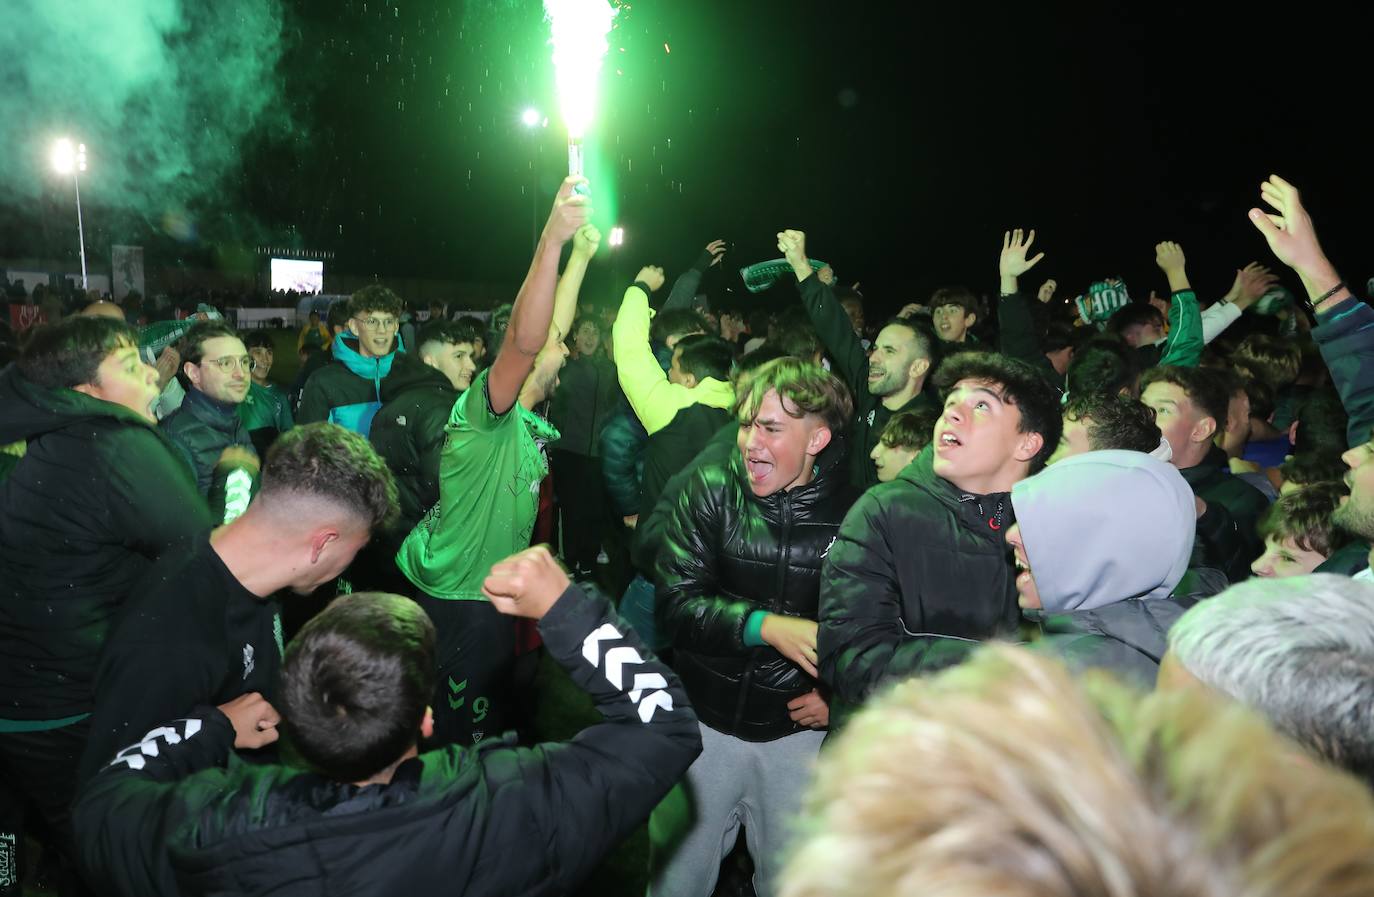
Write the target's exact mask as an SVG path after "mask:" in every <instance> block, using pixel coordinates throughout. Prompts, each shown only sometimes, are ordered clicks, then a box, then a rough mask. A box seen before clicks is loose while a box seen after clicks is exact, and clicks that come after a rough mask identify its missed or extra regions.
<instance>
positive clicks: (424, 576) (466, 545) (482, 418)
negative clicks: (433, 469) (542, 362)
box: [396, 371, 558, 601]
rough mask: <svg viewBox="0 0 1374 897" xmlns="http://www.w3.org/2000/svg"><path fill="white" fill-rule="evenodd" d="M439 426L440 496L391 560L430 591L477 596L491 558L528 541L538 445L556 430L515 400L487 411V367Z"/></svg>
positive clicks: (540, 472) (540, 459) (543, 465)
mask: <svg viewBox="0 0 1374 897" xmlns="http://www.w3.org/2000/svg"><path fill="white" fill-rule="evenodd" d="M444 431H445V434H446V438H445V441H444V451H443V454H442V455H441V456H440V461H439V503H438V504H436V505H435V506H434V507H433V508H431V509H430V510H429V513H427V514H425V516H424V517H423V518H422V519H421V520H420V522H419V523H418V524H416V526H415V529H413V530H411V531H410V535H409V536H407V537H406V540H405V542H404V543H402V545H401V550H400V551H398V552H397V553H396V566H398V567H399V568H400V569H401V572H402V573H404V574H405V575H406V578H407V579H409V580H410V581H411V582H412V583H414V584H415V585H416V586H417V587H419V588H421V589H424V590H425V591H426V592H428V593H429V594H430V595H433V596H434V597H436V598H446V599H450V600H460V601H482V600H485V596H483V595H482V580H484V579H486V577H487V574H488V573H489V572H490V571H491V566H492V564H495V563H496V562H497V561H502V560H505V559H506V558H507V557H509V556H510V555H512V554H515V553H516V552H517V551H521V550H523V549H525V548H528V547H529V544H530V534H531V533H532V532H533V531H534V518H535V516H536V515H537V514H538V512H539V484H540V482H542V481H543V479H544V477H545V475H547V474H548V472H549V462H548V459H547V458H546V457H545V456H544V444H545V443H547V442H550V441H552V440H555V439H557V438H558V431H557V430H556V429H554V427H553V425H552V424H550V423H549V422H548V421H546V420H544V419H543V418H542V417H540V416H539V415H537V414H535V413H533V412H531V411H527V410H526V409H525V407H524V406H523V405H521V404H520V403H519V402H516V403H515V405H514V406H513V407H512V408H511V409H510V410H509V411H507V412H506V413H505V414H497V413H495V412H494V411H492V410H491V401H490V399H489V398H488V396H487V371H483V372H482V373H481V374H479V375H478V376H477V379H476V380H474V381H473V382H472V386H470V387H468V389H467V391H466V392H464V393H463V394H462V395H461V396H459V397H458V400H457V401H456V402H454V403H453V411H452V412H450V414H449V418H448V424H447V426H445V428H444Z"/></svg>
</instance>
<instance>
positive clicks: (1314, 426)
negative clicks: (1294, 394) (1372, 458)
mask: <svg viewBox="0 0 1374 897" xmlns="http://www.w3.org/2000/svg"><path fill="white" fill-rule="evenodd" d="M1293 419H1294V420H1295V421H1297V422H1298V432H1297V434H1296V438H1294V440H1293V454H1294V455H1303V454H1308V453H1311V452H1328V451H1330V450H1331V448H1332V447H1333V446H1341V447H1344V446H1345V444H1346V429H1347V427H1348V425H1349V418H1348V417H1347V415H1346V413H1345V406H1344V405H1343V404H1342V403H1341V397H1340V396H1339V395H1337V393H1336V391H1335V390H1334V389H1316V390H1313V391H1312V392H1311V393H1310V394H1309V395H1307V396H1304V397H1303V398H1302V399H1300V400H1299V401H1298V402H1297V403H1296V404H1295V405H1294V407H1293Z"/></svg>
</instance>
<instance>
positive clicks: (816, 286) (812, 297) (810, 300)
mask: <svg viewBox="0 0 1374 897" xmlns="http://www.w3.org/2000/svg"><path fill="white" fill-rule="evenodd" d="M778 251H779V252H781V253H782V254H783V257H784V258H786V259H787V262H788V264H790V265H791V266H792V273H793V274H795V275H796V276H797V291H798V292H799V293H801V299H802V307H803V308H805V309H806V314H807V317H809V318H810V319H811V326H812V327H815V328H816V335H817V336H819V337H820V338H821V345H823V346H825V352H826V354H827V355H829V356H830V360H831V361H832V362H833V363H834V365H835V373H836V374H838V375H839V377H840V379H841V380H843V381H844V382H845V384H846V385H847V386H848V387H849V389H850V391H851V392H853V393H855V394H857V395H862V394H865V393H867V391H868V352H867V351H865V350H864V344H863V341H862V340H860V339H859V337H858V336H857V335H856V334H855V333H854V324H853V322H852V321H850V320H849V315H848V314H846V313H845V310H844V306H842V305H840V303H839V300H837V299H836V298H835V291H834V290H833V289H831V287H830V284H829V283H827V282H826V279H825V278H822V277H821V276H819V275H817V276H815V277H813V276H812V275H813V274H815V270H814V269H813V268H812V267H811V260H810V259H809V258H807V255H806V234H805V233H804V232H802V231H799V230H785V231H782V232H781V233H779V234H778Z"/></svg>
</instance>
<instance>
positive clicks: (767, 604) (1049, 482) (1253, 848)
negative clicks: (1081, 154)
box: [0, 176, 1374, 897]
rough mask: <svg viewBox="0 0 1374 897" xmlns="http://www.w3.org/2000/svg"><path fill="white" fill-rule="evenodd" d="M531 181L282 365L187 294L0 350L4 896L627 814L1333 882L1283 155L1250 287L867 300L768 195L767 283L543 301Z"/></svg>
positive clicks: (685, 872) (465, 881)
mask: <svg viewBox="0 0 1374 897" xmlns="http://www.w3.org/2000/svg"><path fill="white" fill-rule="evenodd" d="M578 183H579V182H578V179H575V178H570V179H568V180H567V181H566V182H565V183H564V184H563V186H562V188H561V189H560V191H559V194H558V196H557V198H556V200H555V202H554V206H553V209H552V211H551V212H550V215H549V218H548V221H547V223H546V225H545V227H544V230H543V234H542V237H541V239H540V240H539V242H538V245H537V247H536V250H535V254H534V258H533V259H532V261H531V264H530V267H529V271H528V274H527V275H526V277H525V280H524V282H523V284H522V286H521V287H520V290H519V292H518V294H517V296H516V297H515V300H514V302H513V303H512V304H511V305H509V306H506V307H503V308H499V309H497V310H495V311H494V312H493V313H492V314H491V316H490V318H488V319H485V320H483V319H478V318H474V317H459V318H457V319H451V318H450V317H449V315H448V314H447V313H446V310H445V309H444V308H443V307H442V306H435V307H431V308H429V309H428V312H427V313H419V310H417V309H411V308H408V307H407V305H406V304H405V303H404V302H403V300H402V299H401V298H400V297H399V296H397V295H396V294H395V293H394V292H392V291H391V290H389V289H387V288H386V287H384V286H372V287H367V288H365V289H362V290H359V291H358V292H356V293H354V294H353V295H352V296H350V297H348V299H347V300H346V301H340V302H336V303H334V304H332V305H330V306H329V307H328V309H327V310H325V311H324V314H323V316H321V315H320V314H319V313H318V312H311V314H310V317H309V320H308V321H307V322H305V323H304V324H303V326H302V327H301V328H300V330H299V332H298V333H295V334H293V335H292V337H291V338H290V339H292V340H293V341H294V347H295V350H296V351H297V352H298V353H299V356H300V361H301V367H300V372H299V375H298V376H297V377H296V379H295V382H294V384H292V385H291V386H289V387H284V385H283V384H280V383H278V382H276V381H274V380H273V379H271V378H270V374H271V371H272V368H273V364H274V347H275V349H280V348H282V346H283V345H284V344H283V343H282V342H281V341H280V340H277V341H274V340H273V338H272V336H271V335H270V334H268V333H266V332H264V331H250V332H244V333H241V332H239V331H236V330H235V329H234V328H233V327H231V326H230V325H229V324H228V323H226V322H225V321H224V320H223V319H222V318H220V316H219V315H218V314H216V313H215V311H214V309H212V308H208V307H206V308H202V309H201V310H200V311H199V312H198V313H196V314H193V315H191V316H190V317H189V318H188V319H186V320H184V321H181V320H177V321H164V322H154V323H151V324H145V326H142V327H137V326H132V325H131V324H130V323H129V321H128V320H127V316H126V315H125V314H124V310H123V309H120V308H118V307H114V306H112V305H111V304H110V303H102V302H95V303H91V304H90V305H89V306H87V307H85V308H83V309H81V310H80V313H78V314H74V315H71V316H67V317H63V318H62V319H61V320H59V321H54V322H52V323H48V324H43V325H40V326H38V327H35V328H33V330H32V331H31V332H29V333H28V334H26V338H25V339H24V340H23V341H22V344H21V345H19V346H17V347H11V348H9V349H6V352H7V353H8V354H9V356H10V357H8V358H6V359H4V362H5V363H6V366H5V367H4V368H3V370H2V371H0V459H3V461H4V463H3V465H0V477H3V479H0V894H10V893H15V894H17V893H20V892H21V891H20V889H21V887H22V880H23V876H24V874H25V872H26V871H27V872H29V874H30V876H31V874H32V873H31V870H29V869H28V867H29V866H31V865H32V860H33V858H32V857H31V856H28V855H27V851H28V849H29V848H30V847H31V846H32V845H33V844H35V843H41V844H42V846H43V853H44V857H45V859H47V860H48V861H49V862H50V864H51V866H52V868H53V869H55V870H57V871H56V874H57V875H58V876H59V877H60V883H59V885H58V890H59V891H60V893H63V894H92V893H95V894H105V893H109V894H121V895H152V894H168V895H171V894H201V893H216V894H238V893H244V894H247V893H266V892H274V893H275V892H280V893H296V892H301V893H305V892H310V893H319V892H327V893H330V894H354V893H356V894H377V893H400V892H401V890H402V889H403V888H405V887H409V888H412V889H421V888H434V889H444V890H445V891H452V892H456V893H465V894H515V893H563V892H568V891H571V890H573V889H575V888H576V887H577V886H578V884H579V883H580V882H581V881H583V880H584V879H585V878H586V877H587V875H588V874H590V872H591V871H592V870H593V869H594V868H595V867H596V865H597V864H598V863H599V862H600V861H601V859H602V858H603V857H604V855H605V854H606V853H607V851H608V850H610V849H611V848H612V847H614V846H615V845H616V844H618V843H620V842H621V841H622V840H623V839H624V838H626V837H627V835H628V834H629V833H630V832H631V831H633V830H634V829H635V828H636V827H638V826H640V825H644V824H645V823H647V825H648V833H649V843H650V855H649V857H648V858H647V860H646V869H645V870H644V876H645V879H646V880H647V882H648V886H647V887H648V893H650V894H653V895H658V897H662V895H670V897H677V895H682V897H688V895H697V897H707V895H710V894H712V893H713V891H715V889H716V888H717V885H718V879H719V876H720V874H721V869H722V863H723V861H725V860H726V858H727V855H728V854H729V853H730V851H731V849H732V848H733V847H734V846H735V845H736V843H737V841H738V840H742V842H743V843H744V845H745V848H746V850H747V855H748V858H749V864H748V866H747V868H749V869H750V870H751V872H750V875H751V877H752V881H751V885H752V888H753V891H754V893H756V894H758V895H760V897H767V895H772V894H778V895H784V897H822V895H826V897H832V895H851V894H853V895H858V894H918V893H931V892H936V891H938V892H942V893H955V892H957V893H960V894H968V895H989V897H991V895H999V897H1000V895H1019V894H1025V895H1028V897H1029V895H1045V894H1057V895H1066V897H1067V895H1077V894H1086V893H1094V894H1095V893H1104V894H1106V893H1112V894H1165V893H1169V894H1180V895H1192V894H1196V895H1222V894H1226V895H1241V894H1273V895H1286V897H1287V895H1308V894H1311V895H1318V894H1320V895H1324V897H1332V895H1352V897H1354V895H1365V894H1370V893H1374V793H1371V792H1370V791H1369V788H1370V787H1371V786H1374V582H1371V580H1374V571H1371V568H1370V566H1369V560H1370V555H1371V543H1374V438H1372V437H1374V434H1371V425H1374V310H1371V308H1370V307H1369V306H1368V305H1366V304H1364V303H1363V302H1362V301H1360V300H1359V299H1358V298H1356V296H1355V295H1354V293H1353V292H1352V291H1351V290H1350V289H1349V287H1348V286H1347V285H1346V284H1345V282H1343V281H1342V280H1341V278H1340V277H1339V275H1337V273H1336V271H1335V268H1334V266H1333V265H1332V264H1331V262H1330V261H1328V259H1327V258H1326V257H1325V255H1324V254H1323V252H1322V250H1321V247H1320V245H1319V243H1318V241H1317V237H1316V233H1315V230H1314V228H1313V225H1312V222H1311V219H1310V217H1309V216H1308V214H1307V212H1306V210H1305V209H1304V207H1303V205H1302V201H1301V199H1300V196H1299V193H1298V191H1297V189H1296V188H1294V187H1293V186H1292V185H1291V184H1289V183H1288V182H1286V181H1284V180H1283V179H1281V178H1279V177H1277V176H1274V177H1271V178H1270V179H1268V180H1267V181H1265V182H1264V184H1263V185H1262V186H1261V200H1262V204H1263V207H1262V208H1257V209H1255V210H1253V211H1252V212H1251V213H1250V220H1251V223H1252V225H1253V226H1254V227H1255V228H1256V229H1257V230H1258V232H1259V234H1260V235H1262V237H1263V239H1264V240H1265V241H1267V244H1268V246H1269V248H1270V250H1271V251H1272V253H1273V255H1274V256H1275V257H1276V258H1277V260H1278V262H1279V263H1281V264H1282V265H1284V266H1286V268H1287V269H1288V270H1289V271H1291V272H1292V275H1293V276H1294V277H1295V278H1296V281H1295V282H1297V283H1299V284H1300V287H1299V289H1298V290H1297V291H1290V290H1288V289H1286V288H1284V287H1283V286H1281V285H1280V276H1279V274H1278V273H1277V272H1276V271H1275V270H1270V268H1268V267H1266V266H1265V265H1262V264H1260V263H1258V262H1255V263H1251V264H1249V265H1247V266H1245V267H1244V268H1240V269H1238V270H1237V271H1236V275H1235V280H1234V285H1233V286H1232V288H1231V290H1230V292H1229V293H1227V294H1226V295H1225V296H1222V297H1217V298H1211V297H1200V296H1199V295H1198V294H1197V292H1196V291H1195V290H1194V289H1193V288H1192V286H1191V282H1190V279H1189V273H1188V262H1187V257H1186V255H1185V252H1184V249H1183V247H1181V246H1179V245H1178V244H1176V243H1172V242H1163V243H1160V244H1158V246H1156V247H1155V261H1156V263H1157V265H1158V268H1159V269H1160V277H1161V281H1162V282H1164V283H1167V285H1168V294H1167V298H1161V297H1158V296H1156V295H1155V294H1154V293H1153V292H1152V293H1151V294H1150V298H1149V299H1148V300H1146V301H1141V300H1139V298H1138V297H1137V298H1134V299H1133V298H1131V296H1130V294H1129V293H1128V292H1127V288H1126V285H1125V284H1123V283H1121V282H1120V281H1118V280H1113V279H1105V280H1103V281H1100V282H1095V283H1092V284H1091V285H1089V286H1088V287H1087V289H1085V290H1084V292H1083V293H1082V295H1079V296H1075V297H1070V298H1068V299H1066V298H1065V297H1064V296H1062V295H1061V294H1060V292H1059V288H1058V284H1056V283H1055V282H1054V281H1053V280H1047V281H1044V282H1042V283H1040V284H1038V285H1035V290H1036V291H1035V293H1034V294H1032V293H1031V292H1030V289H1031V285H1028V284H1027V278H1028V275H1030V273H1031V272H1032V270H1033V269H1035V268H1036V267H1037V266H1038V265H1039V264H1040V263H1041V262H1042V261H1043V260H1044V259H1045V258H1046V252H1043V251H1039V246H1038V245H1037V242H1036V240H1037V235H1036V232H1035V231H1034V230H1030V231H1022V230H1009V231H1007V232H1006V233H1005V235H1004V237H1003V240H1002V243H1001V246H1000V253H999V251H998V247H997V246H990V247H988V250H989V251H988V260H989V265H988V276H989V281H991V278H992V263H993V261H994V260H995V261H996V262H997V272H996V274H997V277H998V280H999V287H1000V288H999V292H998V296H997V298H996V300H995V302H985V301H984V300H983V299H982V298H980V296H979V295H978V294H977V293H976V292H975V291H974V290H973V289H969V288H965V287H951V288H944V289H940V290H937V291H935V292H934V293H933V294H932V295H931V296H930V297H929V299H928V300H925V301H909V302H906V304H905V305H903V307H902V308H901V311H900V312H899V313H898V314H897V315H896V316H895V317H892V318H890V319H889V320H887V321H885V322H884V323H883V324H882V325H881V326H878V327H873V326H871V325H870V323H869V320H868V317H867V314H868V312H869V311H870V310H871V308H870V306H869V304H868V302H867V300H866V299H865V297H864V296H863V295H862V294H861V293H860V292H859V291H858V289H857V288H856V287H846V286H844V285H843V284H842V283H841V282H840V281H839V279H838V278H837V276H836V274H835V272H834V270H832V269H831V268H830V267H829V266H827V265H824V264H822V263H819V262H816V261H814V260H813V259H812V257H811V254H810V250H811V247H810V246H809V245H808V241H807V235H806V233H805V232H804V231H802V230H793V229H786V230H782V231H780V232H778V233H777V235H776V242H777V248H778V251H779V253H780V255H781V261H780V263H779V264H778V265H777V266H775V270H777V271H780V272H782V274H783V278H782V281H780V282H779V283H778V284H777V285H776V286H775V288H774V289H775V290H779V291H785V292H786V293H787V294H788V295H789V296H790V297H791V299H790V302H789V304H788V306H787V308H786V309H785V310H783V311H780V312H774V313H766V312H759V311H757V310H755V309H749V308H746V307H741V305H740V303H738V302H737V301H734V300H729V299H726V300H724V301H722V300H721V298H720V296H721V293H720V292H719V291H718V290H715V289H714V286H713V284H714V282H715V281H718V280H719V272H720V271H721V270H722V268H723V265H722V264H721V263H722V260H723V259H724V257H725V256H726V254H727V253H728V252H729V251H730V249H729V246H728V244H726V243H725V242H724V241H722V240H714V241H712V242H710V243H709V244H707V245H706V247H705V248H704V249H703V250H702V251H701V252H700V254H699V256H698V257H697V258H696V259H695V260H694V261H693V262H692V264H691V265H690V266H689V267H688V268H687V269H686V270H685V271H683V272H681V273H680V275H679V276H678V277H677V278H676V279H675V280H674V282H673V283H672V285H671V287H668V281H667V278H666V276H665V272H664V270H663V269H662V268H660V267H657V266H653V265H649V266H646V267H644V268H643V269H641V270H640V271H639V273H638V274H637V275H636V277H635V279H634V282H633V283H632V284H631V285H630V286H629V287H628V288H627V289H626V290H625V292H624V296H623V298H622V299H621V301H620V304H619V306H618V307H615V308H601V309H597V308H595V307H593V306H592V305H591V304H589V303H585V302H584V303H582V304H579V295H580V293H581V292H582V286H583V281H584V278H585V276H586V273H587V271H588V268H589V266H591V265H592V264H594V260H595V257H596V255H597V252H598V248H599V244H600V240H601V235H600V233H599V232H598V231H597V229H596V227H595V226H594V225H592V224H591V223H590V215H591V209H590V200H589V199H588V196H587V195H586V194H585V192H584V191H581V190H578V189H576V188H577V186H578ZM1049 251H1050V252H1052V251H1053V250H1052V248H1051V249H1050V250H1049ZM665 287H668V289H667V291H666V292H667V295H666V296H663V293H664V292H665ZM660 297H661V298H660ZM713 297H714V301H713ZM910 298H911V297H903V299H910ZM897 304H898V303H897V302H894V303H893V305H894V306H896V305H897ZM613 555H623V560H624V568H625V569H624V570H623V571H622V573H621V575H617V574H615V573H614V572H613V570H614V568H615V564H613V563H612V556H613ZM541 656H542V657H545V658H547V660H548V662H550V663H553V664H556V665H557V666H558V667H561V669H562V670H563V671H564V673H565V674H566V677H567V679H568V680H569V681H570V682H572V683H573V684H574V685H575V686H576V687H577V688H579V689H581V690H583V691H585V692H586V693H587V695H588V696H589V697H590V700H591V702H592V703H593V704H594V706H595V708H596V711H597V712H598V713H599V714H600V721H599V722H597V723H595V724H593V725H590V726H589V727H588V728H586V729H585V730H583V731H582V732H581V733H580V734H578V735H577V736H576V737H575V738H574V739H572V740H571V741H568V742H563V743H538V741H537V739H536V738H535V737H534V734H533V732H532V730H531V727H530V725H529V718H528V706H529V703H530V701H531V699H532V697H533V696H534V692H536V691H537V690H538V689H539V688H540V687H541V685H540V683H546V682H547V679H546V678H541V677H537V676H535V675H533V674H532V672H531V670H532V669H533V668H534V666H535V665H537V664H538V663H539V658H540V657H541ZM726 868H727V869H729V868H730V867H729V866H727V867H726Z"/></svg>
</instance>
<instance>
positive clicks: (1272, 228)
mask: <svg viewBox="0 0 1374 897" xmlns="http://www.w3.org/2000/svg"><path fill="white" fill-rule="evenodd" d="M1260 199H1262V200H1264V202H1265V203H1266V204H1267V205H1268V206H1269V207H1270V208H1272V209H1273V210H1274V213H1275V214H1270V213H1268V212H1263V211H1261V210H1260V209H1251V210H1250V220H1251V221H1252V222H1254V225H1255V227H1257V228H1259V232H1260V233H1261V234H1263V235H1264V239H1265V241H1266V242H1268V244H1269V248H1270V249H1272V250H1273V251H1274V255H1276V256H1278V257H1279V261H1281V262H1283V263H1284V264H1285V265H1287V266H1288V267H1290V268H1292V269H1293V270H1294V271H1296V272H1298V276H1299V277H1301V278H1302V283H1303V286H1304V287H1306V289H1307V293H1308V296H1309V297H1310V298H1311V299H1312V300H1314V301H1315V300H1317V299H1319V298H1321V297H1323V296H1326V297H1327V299H1326V301H1325V302H1324V303H1323V305H1322V306H1318V310H1319V311H1320V310H1322V309H1323V307H1324V306H1327V303H1330V304H1334V303H1336V302H1339V301H1343V300H1344V299H1346V298H1347V297H1348V296H1349V295H1350V291H1349V290H1340V291H1338V292H1337V293H1336V294H1334V295H1330V296H1328V295H1327V294H1328V293H1329V292H1330V291H1331V290H1333V289H1335V288H1336V287H1337V286H1339V285H1340V281H1341V278H1340V275H1338V274H1337V273H1336V269H1335V268H1333V267H1331V263H1330V262H1329V261H1327V259H1326V254H1325V253H1324V252H1322V247H1321V244H1320V243H1318V242H1317V232H1316V230H1315V229H1313V227H1312V218H1311V216H1309V215H1308V214H1307V210H1306V209H1305V208H1303V205H1302V198H1301V197H1299V196H1298V188H1297V187H1294V186H1293V185H1292V184H1290V183H1288V182H1287V181H1285V180H1284V179H1283V178H1281V177H1279V176H1278V175H1276V174H1271V175H1270V176H1269V180H1267V181H1265V182H1264V183H1262V184H1260ZM1327 307H1329V306H1327Z"/></svg>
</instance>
